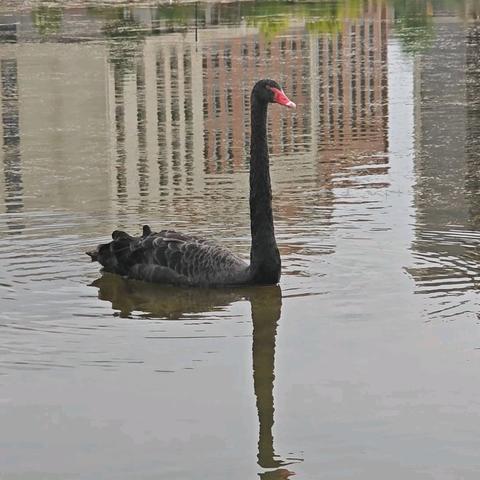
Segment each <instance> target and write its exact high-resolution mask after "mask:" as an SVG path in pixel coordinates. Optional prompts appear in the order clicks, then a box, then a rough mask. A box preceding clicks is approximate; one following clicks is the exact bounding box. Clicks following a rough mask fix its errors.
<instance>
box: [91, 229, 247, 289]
mask: <svg viewBox="0 0 480 480" xmlns="http://www.w3.org/2000/svg"><path fill="white" fill-rule="evenodd" d="M89 255H90V256H91V257H92V260H94V261H98V262H99V263H100V264H102V265H103V267H104V270H105V271H108V272H112V273H118V274H120V275H124V276H127V277H130V278H135V279H137V280H145V281H149V282H158V283H173V284H181V285H205V286H214V285H220V284H222V285H224V284H238V283H242V280H243V279H245V281H246V279H247V276H248V265H247V264H246V263H245V262H244V261H243V260H242V259H241V258H240V257H238V256H237V255H235V254H234V253H232V252H231V251H230V250H228V249H227V248H225V247H223V246H221V245H219V244H218V243H215V242H212V241H208V240H205V239H201V238H198V237H195V236H190V235H184V234H182V233H179V232H176V231H173V230H162V231H160V232H156V233H154V232H152V231H151V229H150V228H149V227H148V226H144V227H143V234H142V235H141V236H139V237H132V236H131V235H129V234H128V233H126V232H122V231H119V230H116V231H115V232H113V234H112V241H111V242H110V243H107V244H103V245H100V246H99V247H98V248H97V250H96V251H95V252H90V253H89Z"/></svg>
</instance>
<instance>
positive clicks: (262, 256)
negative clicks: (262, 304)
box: [250, 95, 281, 284]
mask: <svg viewBox="0 0 480 480" xmlns="http://www.w3.org/2000/svg"><path fill="white" fill-rule="evenodd" d="M267 106H268V104H267V103H265V102H260V101H258V100H257V99H256V98H255V96H254V95H252V104H251V144H250V225H251V232H252V248H251V251H250V269H251V273H252V276H253V278H254V279H255V280H256V281H257V282H258V283H269V284H272V283H277V282H278V280H279V278H280V270H281V264H280V254H279V252H278V248H277V243H276V241H275V232H274V227H273V214H272V189H271V184H270V165H269V159H268V145H267Z"/></svg>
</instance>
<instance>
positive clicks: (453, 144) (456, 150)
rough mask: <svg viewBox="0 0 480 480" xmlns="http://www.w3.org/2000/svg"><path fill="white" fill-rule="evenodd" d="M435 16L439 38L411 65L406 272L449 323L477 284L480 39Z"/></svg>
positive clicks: (468, 27) (474, 30) (470, 28)
mask: <svg viewBox="0 0 480 480" xmlns="http://www.w3.org/2000/svg"><path fill="white" fill-rule="evenodd" d="M432 14H434V15H435V12H432ZM438 15H439V16H440V18H441V19H442V21H441V22H439V27H438V28H439V29H441V33H440V34H439V35H438V36H437V37H436V39H435V41H433V42H432V45H431V46H430V47H429V49H428V50H427V52H425V54H424V55H423V56H422V59H421V61H418V62H417V72H416V79H415V90H416V96H417V98H421V99H422V100H421V102H420V101H418V103H417V108H416V119H415V124H416V125H417V131H416V166H415V169H416V174H417V184H416V189H415V192H416V193H415V207H416V211H417V226H416V239H415V242H414V244H413V250H414V254H415V257H416V265H415V267H414V268H411V269H409V271H410V273H411V274H412V276H413V278H414V279H415V282H416V285H417V292H418V293H423V294H427V295H429V296H431V297H432V298H433V297H436V298H441V299H442V304H441V306H438V307H435V314H436V315H438V316H440V317H454V316H456V315H458V314H463V313H465V312H466V309H467V307H466V306H465V304H469V303H470V302H468V299H465V297H464V296H463V295H459V294H460V293H465V294H467V295H468V294H469V292H471V291H472V289H476V288H477V286H478V282H479V280H480V279H479V276H478V268H477V267H478V263H479V260H480V258H479V255H478V234H477V233H476V232H477V230H478V228H479V225H480V222H479V219H480V203H479V201H478V194H479V189H480V177H479V174H478V171H479V167H480V155H479V152H480V150H479V146H480V143H479V134H480V120H479V119H480V103H479V101H478V98H479V93H480V77H479V74H478V72H479V67H480V64H479V59H480V56H479V51H480V40H479V39H480V36H479V25H478V21H477V22H470V23H469V24H465V23H464V22H462V21H460V20H459V19H458V18H456V13H455V12H453V11H452V12H450V18H448V11H447V12H446V11H441V12H439V13H438ZM472 15H473V12H472ZM472 18H473V17H472ZM452 120H453V121H452ZM473 313H475V312H473Z"/></svg>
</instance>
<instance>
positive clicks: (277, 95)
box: [268, 87, 296, 108]
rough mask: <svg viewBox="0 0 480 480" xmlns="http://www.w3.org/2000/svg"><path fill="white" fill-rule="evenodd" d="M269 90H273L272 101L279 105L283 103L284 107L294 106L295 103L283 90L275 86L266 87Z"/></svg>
mask: <svg viewBox="0 0 480 480" xmlns="http://www.w3.org/2000/svg"><path fill="white" fill-rule="evenodd" d="M268 88H269V90H271V91H272V92H273V101H274V102H275V103H278V104H280V105H285V106H286V107H289V108H295V107H296V105H295V103H293V102H292V101H291V100H290V99H289V98H288V97H287V96H286V95H285V93H284V92H283V90H280V89H278V88H275V87H268Z"/></svg>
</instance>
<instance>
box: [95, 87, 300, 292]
mask: <svg viewBox="0 0 480 480" xmlns="http://www.w3.org/2000/svg"><path fill="white" fill-rule="evenodd" d="M250 102H251V104H250V114H251V140H250V142H251V143H250V224H251V234H252V245H251V250H250V265H248V264H247V263H246V262H244V261H243V260H242V259H241V258H240V257H238V256H237V255H235V254H234V253H232V252H230V251H229V250H228V249H227V248H225V247H223V246H221V245H219V244H217V243H215V242H212V241H209V240H204V239H201V238H198V237H193V236H189V235H184V234H182V233H178V232H175V231H172V230H162V231H160V232H152V230H151V229H150V227H149V226H148V225H145V226H144V227H143V233H142V235H141V236H139V237H132V236H130V235H128V234H127V233H125V232H121V231H119V230H116V231H114V232H113V233H112V239H113V240H112V241H111V242H110V243H106V244H102V245H99V246H98V247H97V248H96V249H95V250H93V251H91V252H87V255H89V256H90V257H91V259H92V261H97V262H99V263H100V264H101V265H103V269H104V271H107V272H112V273H117V274H120V275H123V276H126V277H128V278H134V279H137V280H144V281H147V282H155V283H168V284H175V285H188V286H199V287H215V286H217V287H218V286H234V285H271V284H276V283H278V281H279V279H280V270H281V263H280V254H279V252H278V248H277V243H276V241H275V234H274V227H273V215H272V191H271V186H270V170H269V159H268V145H267V108H268V104H269V103H278V104H280V105H284V106H286V107H291V108H294V107H295V104H294V103H293V102H292V101H291V100H289V99H288V97H287V96H286V95H285V93H284V92H283V90H282V88H281V87H280V85H278V83H277V82H275V81H273V80H260V81H259V82H257V83H256V84H255V85H254V87H253V89H252V94H251V97H250Z"/></svg>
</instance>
